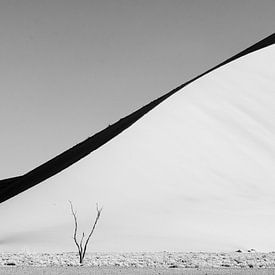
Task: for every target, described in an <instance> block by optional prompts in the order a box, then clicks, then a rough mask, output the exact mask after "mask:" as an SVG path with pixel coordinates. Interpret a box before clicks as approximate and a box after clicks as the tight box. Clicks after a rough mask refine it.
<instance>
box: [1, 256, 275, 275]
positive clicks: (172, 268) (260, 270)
mask: <svg viewBox="0 0 275 275" xmlns="http://www.w3.org/2000/svg"><path fill="white" fill-rule="evenodd" d="M0 274H191V275H206V274H207V275H214V274H216V275H218V274H224V275H229V274H236V275H246V274H252V275H253V274H255V275H256V274H260V275H261V274H262V275H271V274H274V275H275V252H270V253H259V252H255V251H252V252H245V253H244V252H234V253H205V252H200V253H192V252H190V253H180V252H174V253H171V252H165V251H164V252H157V253H149V252H137V253H87V255H86V258H85V261H84V263H83V265H82V266H80V265H79V263H78V255H77V253H58V254H50V253H38V254H30V253H0Z"/></svg>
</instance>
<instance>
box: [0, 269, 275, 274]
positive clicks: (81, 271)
mask: <svg viewBox="0 0 275 275" xmlns="http://www.w3.org/2000/svg"><path fill="white" fill-rule="evenodd" d="M0 274H5V275H19V274H20V275H21V274H22V275H27V274H28V275H42V274H43V275H44V274H53V275H54V274H59V275H61V274H64V275H74V274H76V275H82V274H83V275H85V274H106V275H111V274H114V275H116V274H120V275H127V274H134V275H164V274H169V275H170V274H174V275H179V274H182V275H187V274H188V275H274V274H275V269H273V268H269V269H262V268H261V269H258V268H255V269H247V268H242V269H237V268H202V269H197V268H173V269H169V268H163V267H162V268H161V267H156V268H145V267H144V268H133V267H0Z"/></svg>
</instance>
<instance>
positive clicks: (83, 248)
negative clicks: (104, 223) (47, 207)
mask: <svg viewBox="0 0 275 275" xmlns="http://www.w3.org/2000/svg"><path fill="white" fill-rule="evenodd" d="M69 203H70V206H71V212H72V215H73V217H74V236H73V239H74V242H75V245H76V247H77V249H78V255H79V262H80V264H82V263H83V260H84V257H85V254H86V250H87V246H88V243H89V241H90V238H91V236H92V235H93V233H94V230H95V227H96V224H97V222H98V220H99V217H100V215H101V211H102V207H101V208H98V205H97V204H96V211H97V215H96V219H95V222H94V224H93V227H92V229H91V231H90V233H89V235H88V237H87V239H86V241H85V242H84V243H85V244H84V243H83V241H84V237H85V233H84V232H83V233H82V237H81V240H80V242H78V240H77V229H78V223H77V216H76V212H75V211H74V208H73V204H72V202H71V201H69ZM83 244H84V246H83Z"/></svg>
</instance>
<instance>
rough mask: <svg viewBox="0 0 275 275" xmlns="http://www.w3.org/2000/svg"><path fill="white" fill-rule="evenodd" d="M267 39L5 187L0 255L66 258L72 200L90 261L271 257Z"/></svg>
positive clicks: (274, 65) (273, 155) (273, 98)
mask: <svg viewBox="0 0 275 275" xmlns="http://www.w3.org/2000/svg"><path fill="white" fill-rule="evenodd" d="M274 40H275V35H274V34H273V35H271V36H269V37H268V38H266V39H264V40H262V41H261V42H259V43H257V44H255V45H254V46H252V47H250V48H248V49H247V50H245V51H243V52H242V53H240V54H238V55H236V56H235V57H232V58H230V59H229V60H227V61H225V62H224V63H222V64H220V65H219V66H217V67H215V68H213V69H211V70H209V71H207V72H206V73H204V74H202V75H200V76H198V77H197V78H195V79H193V80H191V81H189V82H187V83H185V84H183V85H182V86H180V87H178V88H176V89H174V90H173V91H171V92H169V93H168V94H166V95H164V96H163V97H161V98H159V99H157V100H155V101H153V102H151V103H149V104H148V105H146V106H144V107H143V108H141V109H139V110H137V111H136V112H134V113H132V114H130V115H129V116H127V117H125V118H123V119H121V120H120V121H118V122H116V123H115V124H113V125H111V126H110V127H108V128H106V129H104V130H103V131H101V132H99V133H97V134H96V135H94V136H92V137H91V138H89V139H87V140H86V141H83V142H82V143H80V144H78V145H76V146H75V147H73V148H71V149H69V150H68V151H66V152H64V153H62V154H60V155H59V156H57V157H56V158H54V159H52V160H50V161H48V162H47V163H45V164H43V165H41V166H39V167H37V168H36V169H34V170H32V171H30V172H29V173H27V174H25V175H23V176H20V177H17V178H13V179H6V180H3V181H1V182H0V188H1V202H4V203H2V204H0V216H1V227H0V249H1V250H2V251H8V250H9V251H12V250H13V251H19V250H27V251H37V252H39V251H40V252H43V251H52V252H53V251H72V250H74V243H73V241H72V230H73V220H72V216H71V213H70V208H69V204H68V200H71V201H72V202H73V204H74V206H75V208H76V209H77V213H78V216H79V224H80V227H81V230H82V229H84V230H87V229H88V228H89V226H90V225H91V223H92V217H93V215H95V210H94V205H95V203H96V202H99V203H100V204H101V205H103V206H104V209H103V213H102V217H101V220H100V222H99V225H98V227H97V230H96V234H95V236H94V237H95V238H94V239H93V241H92V242H93V246H92V247H93V249H95V250H97V251H160V250H172V251H221V250H225V251H231V250H235V249H239V248H241V249H246V248H255V249H257V250H274V247H275V239H274V237H273V236H274V230H275V212H274V209H275V200H274V197H275V184H274V183H275V172H274V164H275V144H274V140H275V108H274V105H275V92H274V91H275V78H274V76H275V46H274ZM187 84H188V85H187ZM160 103H161V104H160ZM145 114H146V115H145ZM130 126H131V127H130ZM102 145H104V146H102ZM96 149H97V150H96ZM91 152H93V153H92V154H90V153H91ZM65 168H66V169H65ZM42 181H43V183H41V184H38V183H40V182H42ZM31 187H32V188H31ZM27 189H28V190H27ZM23 191H25V192H23Z"/></svg>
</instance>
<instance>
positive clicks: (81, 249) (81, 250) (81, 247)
mask: <svg viewBox="0 0 275 275" xmlns="http://www.w3.org/2000/svg"><path fill="white" fill-rule="evenodd" d="M84 236H85V234H84V232H83V233H82V238H81V241H80V253H81V255H82V256H83V258H84V255H83V246H82V242H83V239H84Z"/></svg>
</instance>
